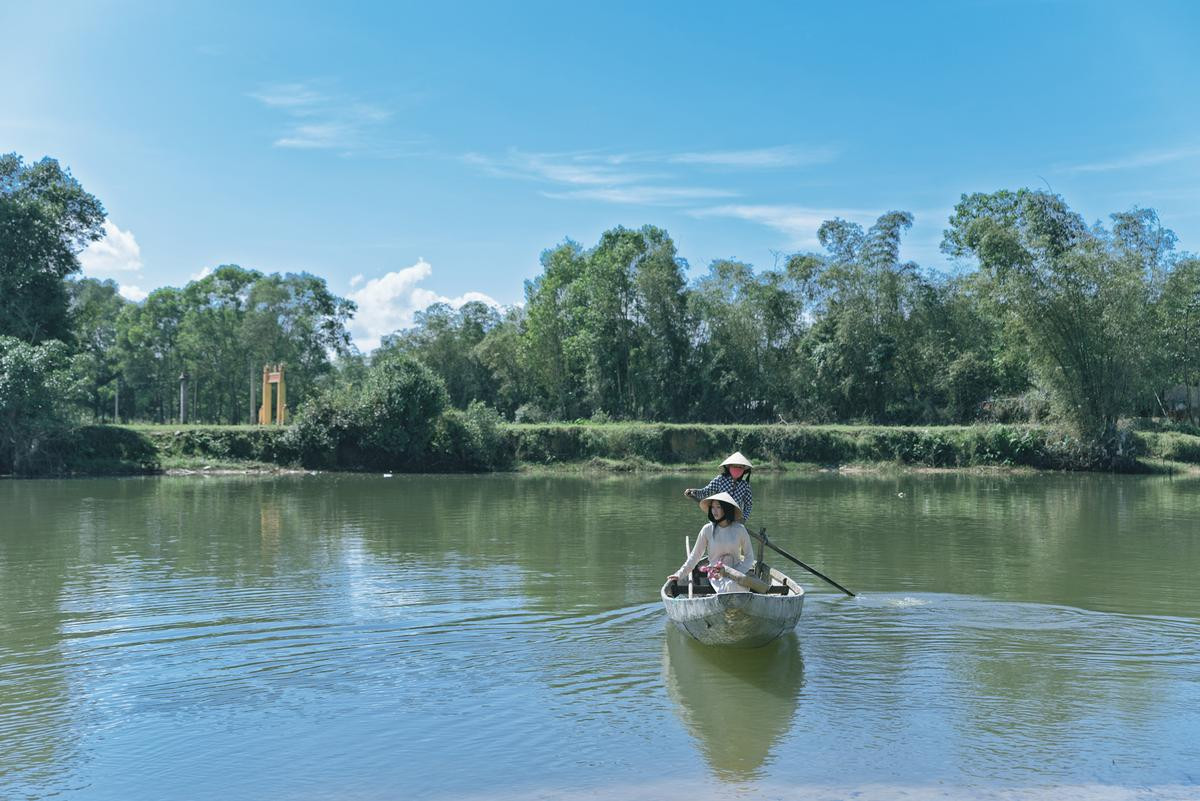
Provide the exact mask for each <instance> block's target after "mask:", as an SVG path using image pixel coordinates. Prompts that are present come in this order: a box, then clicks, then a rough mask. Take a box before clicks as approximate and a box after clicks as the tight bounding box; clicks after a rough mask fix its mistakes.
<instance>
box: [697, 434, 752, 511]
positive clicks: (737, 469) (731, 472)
mask: <svg viewBox="0 0 1200 801" xmlns="http://www.w3.org/2000/svg"><path fill="white" fill-rule="evenodd" d="M752 469H753V466H752V465H751V464H750V460H749V459H747V458H746V457H745V456H742V452H741V451H738V452H737V453H735V454H733V455H732V456H730V457H729V458H728V459H726V460H725V461H723V462H721V474H720V475H719V476H717V477H716V478H714V479H713V480H712V481H710V482H708V484H706V485H705V486H704V487H701V488H700V489H685V490H684V491H683V494H684V495H685V496H686V497H688V498H691V499H692V500H693V501H699V500H703V499H705V498H708V497H710V496H712V495H716V494H717V493H718V492H725V493H728V494H729V495H732V496H733V499H734V501H735V502H736V503H737V504H738V505H739V506H740V507H741V509H742V518H741V519H742V520H743V521H748V520H749V519H750V510H751V508H752V507H753V506H754V491H753V490H752V489H750V471H751V470H752Z"/></svg>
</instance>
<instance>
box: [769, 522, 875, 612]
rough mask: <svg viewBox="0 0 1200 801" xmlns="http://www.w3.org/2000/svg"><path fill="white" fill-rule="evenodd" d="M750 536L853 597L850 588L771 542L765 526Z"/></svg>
mask: <svg viewBox="0 0 1200 801" xmlns="http://www.w3.org/2000/svg"><path fill="white" fill-rule="evenodd" d="M750 536H752V537H754V538H755V539H757V540H758V541H760V542H761V543H762V544H763V545H765V546H767V547H768V548H770V549H771V550H772V551H774V552H775V553H777V554H779V555H780V556H782V557H783V558H785V559H791V560H792V561H793V562H795V563H796V564H798V565H800V567H802V568H804V569H805V570H807V571H808V572H809V573H812V574H813V575H814V576H816V577H817V578H820V579H824V580H825V581H828V582H829V583H830V584H832V585H833V586H835V587H837V588H838V589H839V590H841V591H842V592H844V593H846V594H847V595H849V596H850V597H851V598H854V597H855V595H854V593H852V592H850V590H848V589H846V588H845V587H843V586H842V585H841V584H838V583H837V582H836V581H834V580H833V579H831V578H830V577H829V576H827V575H825V574H824V573H822V572H821V571H819V570H814V569H813V568H811V567H809V566H808V565H806V564H804V563H803V562H801V561H800V560H799V559H797V558H796V557H794V556H792V555H791V554H790V553H788V552H787V551H785V550H783V549H782V548H780V547H778V546H776V545H775V543H773V542H771V541H770V540H768V539H767V530H766V529H765V528H764V529H761V530H760V531H759V532H758V533H757V534H751V535H750Z"/></svg>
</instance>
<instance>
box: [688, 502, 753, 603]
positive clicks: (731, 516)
mask: <svg viewBox="0 0 1200 801" xmlns="http://www.w3.org/2000/svg"><path fill="white" fill-rule="evenodd" d="M700 508H701V509H703V510H704V511H705V512H707V513H708V522H707V523H705V524H704V528H702V529H700V533H699V534H698V535H697V536H696V544H695V545H693V546H692V552H691V553H690V554H688V558H687V561H686V562H684V563H683V567H681V568H679V570H678V571H676V572H675V573H674V574H672V575H671V576H668V577H667V580H668V581H670V580H672V579H673V580H675V581H678V580H679V579H680V577H682V578H683V580H684V581H685V582H686V581H687V577H688V576H689V575H691V573H692V569H693V568H695V567H696V565H698V564H699V563H700V560H701V559H702V558H703V557H704V555H705V554H706V553H707V554H708V564H709V570H708V579H709V581H711V582H712V585H713V589H714V590H716V591H717V592H718V593H721V592H749V590H748V589H747V588H746V587H743V586H742V585H741V584H738V583H737V582H736V581H735V580H734V579H733V577H732V576H730V575H728V574H726V573H725V572H724V571H723V570H722V569H721V566H724V565H728V566H729V567H731V568H733V569H735V570H737V571H739V573H741V574H748V573H750V572H751V569H752V568H753V567H754V546H753V542H752V541H751V539H750V532H748V531H746V527H745V526H744V525H742V523H741V519H742V507H741V506H739V505H738V502H737V501H735V500H734V499H733V496H732V495H730V494H729V493H728V492H718V493H717V494H716V495H713V496H711V497H708V498H705V499H704V500H702V501H700Z"/></svg>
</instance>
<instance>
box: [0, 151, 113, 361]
mask: <svg viewBox="0 0 1200 801" xmlns="http://www.w3.org/2000/svg"><path fill="white" fill-rule="evenodd" d="M103 223H104V207H103V206H102V205H100V201H99V200H97V199H96V198H95V197H94V196H92V195H91V194H89V193H88V192H86V191H84V189H83V187H82V186H81V185H80V183H79V182H78V181H77V180H75V178H74V177H72V175H71V173H70V171H68V170H65V169H63V168H62V167H61V166H60V165H59V163H58V162H57V161H55V160H54V159H51V158H45V159H42V160H41V161H38V162H36V163H34V164H30V165H26V164H25V163H24V162H23V161H22V159H21V157H20V156H18V155H17V154H15V153H8V154H5V155H0V335H9V336H14V337H17V338H18V339H22V340H25V341H26V342H34V343H36V342H42V341H44V340H47V339H60V340H67V339H69V338H70V323H69V319H68V311H67V307H68V298H67V291H66V288H65V286H64V285H63V279H64V278H66V277H67V276H69V275H71V274H73V273H75V272H78V271H79V269H80V266H79V253H80V252H81V251H82V250H83V249H84V248H85V247H87V246H88V244H89V243H91V242H94V241H96V240H97V239H100V238H101V237H102V236H103V229H102V225H103Z"/></svg>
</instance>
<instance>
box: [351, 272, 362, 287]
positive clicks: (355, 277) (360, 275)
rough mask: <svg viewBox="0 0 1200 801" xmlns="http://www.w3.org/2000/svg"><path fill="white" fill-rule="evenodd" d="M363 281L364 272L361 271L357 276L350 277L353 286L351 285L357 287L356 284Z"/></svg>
mask: <svg viewBox="0 0 1200 801" xmlns="http://www.w3.org/2000/svg"><path fill="white" fill-rule="evenodd" d="M362 282H363V274H362V273H359V274H358V275H356V276H354V277H353V278H351V279H350V286H351V287H356V286H358V285H359V284H361V283H362Z"/></svg>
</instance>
